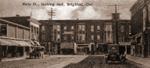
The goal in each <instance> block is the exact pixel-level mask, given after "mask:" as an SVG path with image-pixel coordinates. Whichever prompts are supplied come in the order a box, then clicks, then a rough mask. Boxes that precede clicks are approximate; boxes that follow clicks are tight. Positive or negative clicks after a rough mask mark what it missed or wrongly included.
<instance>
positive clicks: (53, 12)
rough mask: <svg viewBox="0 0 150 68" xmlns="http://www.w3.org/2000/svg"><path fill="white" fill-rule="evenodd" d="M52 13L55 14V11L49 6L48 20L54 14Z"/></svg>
mask: <svg viewBox="0 0 150 68" xmlns="http://www.w3.org/2000/svg"><path fill="white" fill-rule="evenodd" d="M54 14H55V11H54V9H53V8H51V10H50V11H49V12H48V15H49V16H50V20H53V16H55V15H54Z"/></svg>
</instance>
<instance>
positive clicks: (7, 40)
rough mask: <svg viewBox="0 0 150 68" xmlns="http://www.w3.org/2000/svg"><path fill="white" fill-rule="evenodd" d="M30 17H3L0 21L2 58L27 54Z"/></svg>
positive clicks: (29, 45)
mask: <svg viewBox="0 0 150 68" xmlns="http://www.w3.org/2000/svg"><path fill="white" fill-rule="evenodd" d="M29 18H30V17H18V16H17V17H5V18H1V19H0V28H1V29H0V31H1V32H0V47H1V48H2V50H1V57H2V58H11V57H21V56H26V55H27V54H29V47H31V46H32V45H31V44H30V43H29V42H30V41H29V40H30V26H29V25H30V23H29V21H28V20H27V19H29Z"/></svg>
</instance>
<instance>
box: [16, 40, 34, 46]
mask: <svg viewBox="0 0 150 68" xmlns="http://www.w3.org/2000/svg"><path fill="white" fill-rule="evenodd" d="M15 42H16V43H18V44H19V46H32V45H31V44H30V43H28V42H26V41H15Z"/></svg>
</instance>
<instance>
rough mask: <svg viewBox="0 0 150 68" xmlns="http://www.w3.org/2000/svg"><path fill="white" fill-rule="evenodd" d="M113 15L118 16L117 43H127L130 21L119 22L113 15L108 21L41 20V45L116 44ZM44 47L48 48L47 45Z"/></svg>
mask: <svg viewBox="0 0 150 68" xmlns="http://www.w3.org/2000/svg"><path fill="white" fill-rule="evenodd" d="M114 15H118V21H117V22H118V25H119V26H118V36H119V37H118V39H119V42H128V41H129V40H128V36H129V25H130V20H121V19H120V18H119V14H115V13H114V14H113V18H112V19H110V20H109V19H108V20H79V19H77V20H41V21H40V22H41V24H43V25H42V26H41V27H42V29H43V30H45V31H43V30H42V34H41V36H40V38H41V41H40V42H41V43H43V42H44V41H45V43H47V42H49V43H51V42H56V41H58V40H60V41H61V42H76V43H77V44H90V43H92V42H97V43H99V44H113V43H115V42H116V38H115V37H116V35H115V28H116V27H115V26H114V25H115V24H114V23H115V21H114V17H116V16H114ZM45 46H49V45H48V44H47V45H46V44H45Z"/></svg>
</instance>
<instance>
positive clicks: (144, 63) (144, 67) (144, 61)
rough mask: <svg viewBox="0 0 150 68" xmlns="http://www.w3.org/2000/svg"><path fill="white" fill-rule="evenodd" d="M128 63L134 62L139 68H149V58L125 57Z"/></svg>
mask: <svg viewBox="0 0 150 68" xmlns="http://www.w3.org/2000/svg"><path fill="white" fill-rule="evenodd" d="M127 59H128V60H129V61H132V62H134V63H135V64H136V65H137V66H139V67H140V68H150V58H142V57H135V56H131V55H127Z"/></svg>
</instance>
